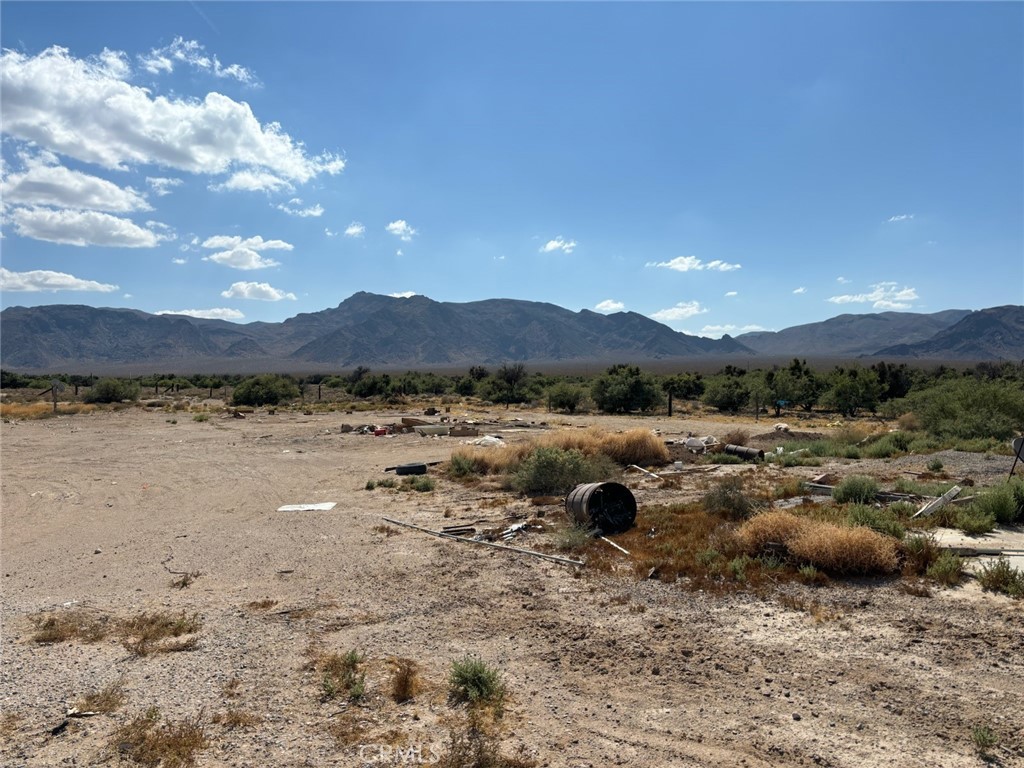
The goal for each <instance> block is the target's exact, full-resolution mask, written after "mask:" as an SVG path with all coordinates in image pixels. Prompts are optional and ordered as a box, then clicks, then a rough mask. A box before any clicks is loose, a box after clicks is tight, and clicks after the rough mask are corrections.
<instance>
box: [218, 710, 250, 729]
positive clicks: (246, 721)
mask: <svg viewBox="0 0 1024 768" xmlns="http://www.w3.org/2000/svg"><path fill="white" fill-rule="evenodd" d="M210 720H211V721H212V722H213V723H214V724H215V725H221V726H223V727H224V728H226V729H228V730H229V731H233V730H235V729H236V728H255V727H256V726H257V725H259V724H260V723H262V722H263V718H262V717H260V716H259V715H257V714H256V713H255V712H247V711H245V710H244V709H226V710H224V711H223V712H217V713H215V714H214V716H213V717H211V718H210Z"/></svg>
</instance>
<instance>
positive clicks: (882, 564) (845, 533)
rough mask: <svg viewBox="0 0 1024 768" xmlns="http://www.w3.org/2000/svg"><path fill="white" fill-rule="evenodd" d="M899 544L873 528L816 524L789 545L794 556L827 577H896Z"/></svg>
mask: <svg viewBox="0 0 1024 768" xmlns="http://www.w3.org/2000/svg"><path fill="white" fill-rule="evenodd" d="M897 545H898V542H897V541H896V539H894V538H892V537H891V536H883V535H882V534H880V533H876V532H875V531H872V530H871V529H869V528H861V527H857V528H842V527H840V526H837V525H830V524H829V523H814V524H813V525H811V526H809V527H807V528H806V529H805V530H803V531H801V532H799V533H798V534H797V535H796V536H795V537H794V538H792V539H791V540H790V541H789V542H788V543H787V545H786V546H787V548H788V550H789V552H790V554H791V555H793V556H794V557H796V558H798V559H799V560H802V561H804V562H807V563H810V564H811V565H813V566H814V567H815V568H820V569H821V570H823V571H826V572H827V573H833V574H842V575H864V576H866V575H870V574H879V573H892V572H893V571H895V570H896V568H897V566H898V560H897V557H896V548H897Z"/></svg>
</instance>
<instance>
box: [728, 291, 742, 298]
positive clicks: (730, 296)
mask: <svg viewBox="0 0 1024 768" xmlns="http://www.w3.org/2000/svg"><path fill="white" fill-rule="evenodd" d="M738 295H739V293H738V292H737V291H726V292H725V296H726V298H732V297H733V296H738Z"/></svg>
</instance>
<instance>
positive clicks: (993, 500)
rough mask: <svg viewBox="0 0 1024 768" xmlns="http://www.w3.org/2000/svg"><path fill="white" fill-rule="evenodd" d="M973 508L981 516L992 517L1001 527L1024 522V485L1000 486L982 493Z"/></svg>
mask: <svg viewBox="0 0 1024 768" xmlns="http://www.w3.org/2000/svg"><path fill="white" fill-rule="evenodd" d="M971 507H972V508H973V509H974V510H976V511H977V512H978V513H979V514H981V515H989V516H991V517H992V518H993V519H994V520H995V521H996V522H997V523H999V524H1000V525H1014V524H1015V523H1018V522H1024V483H1022V482H1020V481H1018V482H1016V483H1014V484H1012V485H1010V484H1005V485H999V486H996V487H995V488H989V489H986V490H984V491H982V492H980V493H979V494H978V495H977V496H975V498H974V501H973V502H971Z"/></svg>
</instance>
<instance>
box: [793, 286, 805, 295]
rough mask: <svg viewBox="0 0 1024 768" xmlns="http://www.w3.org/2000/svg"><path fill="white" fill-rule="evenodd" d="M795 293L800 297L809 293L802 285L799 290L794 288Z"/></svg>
mask: <svg viewBox="0 0 1024 768" xmlns="http://www.w3.org/2000/svg"><path fill="white" fill-rule="evenodd" d="M793 293H795V294H797V295H798V296H799V295H800V294H801V293H807V289H806V288H805V287H804V286H802V285H801V286H800V287H799V288H794V289H793Z"/></svg>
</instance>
